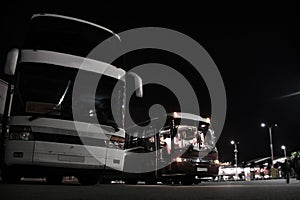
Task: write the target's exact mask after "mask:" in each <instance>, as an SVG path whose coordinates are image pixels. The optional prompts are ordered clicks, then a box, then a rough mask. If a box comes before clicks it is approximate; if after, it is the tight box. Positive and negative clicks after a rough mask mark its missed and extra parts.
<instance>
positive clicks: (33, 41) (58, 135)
mask: <svg viewBox="0 0 300 200" xmlns="http://www.w3.org/2000/svg"><path fill="white" fill-rule="evenodd" d="M27 35H28V37H27V39H26V40H25V43H24V47H23V48H22V49H20V50H19V49H12V50H11V51H10V52H9V53H8V56H7V61H6V66H5V73H6V74H7V75H11V77H12V80H13V81H12V83H11V84H14V86H15V87H14V90H13V91H12V92H13V100H12V106H11V116H10V118H9V120H8V122H7V124H4V125H3V126H6V125H7V126H8V127H9V129H8V131H7V132H6V133H5V135H6V137H5V140H4V142H3V144H1V145H2V146H3V148H4V156H2V157H3V158H2V159H3V160H2V161H1V163H2V164H1V171H2V178H3V180H4V181H5V182H7V183H16V182H19V181H20V179H21V178H22V177H27V176H29V177H33V176H37V177H46V180H47V182H48V183H49V184H59V183H61V182H62V178H63V176H76V177H77V178H78V180H79V182H80V183H81V184H96V183H97V182H98V181H99V180H101V177H102V175H103V172H109V171H114V170H116V169H117V170H120V171H122V170H123V164H124V151H123V150H122V147H119V148H118V147H117V146H115V145H112V144H113V143H119V144H120V145H122V143H124V138H125V131H124V129H123V127H121V126H120V127H118V126H117V123H116V121H118V122H121V123H118V124H122V121H123V120H124V98H125V92H124V91H125V89H126V88H125V78H124V75H125V74H126V72H125V71H124V70H123V69H122V68H117V67H116V66H113V65H107V64H106V63H104V62H103V61H101V59H98V60H92V59H90V60H89V61H88V63H89V64H88V66H85V70H82V69H79V68H80V66H81V64H82V63H83V61H84V59H85V57H86V56H87V55H88V53H89V52H90V51H91V50H92V49H93V48H94V47H95V46H96V45H98V44H99V43H100V42H102V41H103V40H105V39H107V38H109V37H111V36H112V39H111V41H112V43H114V44H113V45H112V46H114V45H115V44H117V45H115V46H114V48H115V47H118V46H120V38H119V36H118V35H117V34H115V33H113V32H112V31H110V30H109V29H107V28H104V27H102V26H99V25H96V24H93V23H90V22H87V21H83V20H80V19H75V18H71V17H66V16H60V15H53V14H36V15H34V16H33V17H32V18H31V20H30V24H29V31H28V34H27ZM120 63H122V62H120ZM121 67H122V66H121ZM79 70H80V71H81V73H85V75H86V76H88V77H91V78H92V77H95V76H99V75H101V80H100V83H99V84H98V86H97V89H96V94H94V96H95V99H94V100H90V99H87V98H86V97H87V96H91V95H90V94H85V92H84V91H86V90H85V87H88V86H86V85H85V84H82V85H80V89H81V90H82V91H83V92H82V95H79V96H77V97H76V99H72V92H73V86H74V81H75V78H76V75H77V73H78V72H79ZM131 75H133V74H131ZM133 78H134V79H135V80H134V83H135V84H136V85H135V87H136V88H139V90H138V93H137V96H139V95H138V94H142V91H141V85H142V83H141V79H140V78H139V77H138V76H136V75H133ZM117 83H118V84H117ZM116 85H117V86H118V88H117V89H115V90H118V91H119V96H118V97H117V98H113V99H112V98H111V95H112V91H113V89H114V87H115V86H116ZM93 101H94V102H95V103H94V104H91V103H90V102H93ZM111 101H112V105H114V107H115V109H116V110H117V113H119V115H118V116H114V117H115V118H114V117H113V115H112V111H111ZM72 102H73V105H74V104H76V105H74V106H76V108H77V109H79V110H80V113H81V117H80V119H76V123H77V124H79V126H77V127H75V121H74V117H73V113H72ZM92 113H93V114H92ZM95 118H96V119H97V121H99V123H100V124H101V127H102V129H103V132H101V133H100V132H98V131H97V130H98V129H97V128H95V127H96V126H97V125H95V124H92V123H91V121H93V120H95ZM116 118H117V119H116ZM76 128H77V129H76ZM78 129H79V130H78ZM83 140H84V144H83ZM86 147H88V148H90V149H91V150H92V151H93V152H97V153H96V155H92V154H91V153H90V151H88V150H87V148H86Z"/></svg>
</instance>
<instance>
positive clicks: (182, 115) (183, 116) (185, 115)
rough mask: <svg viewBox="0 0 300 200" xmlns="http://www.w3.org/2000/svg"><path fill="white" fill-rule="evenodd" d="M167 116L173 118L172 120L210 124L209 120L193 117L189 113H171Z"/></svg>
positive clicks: (197, 116)
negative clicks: (187, 120) (179, 119)
mask: <svg viewBox="0 0 300 200" xmlns="http://www.w3.org/2000/svg"><path fill="white" fill-rule="evenodd" d="M167 116H170V117H173V118H176V119H177V118H181V119H190V120H194V121H202V122H206V123H209V124H210V119H209V118H203V117H201V116H199V115H194V114H191V113H183V112H173V113H168V114H167Z"/></svg>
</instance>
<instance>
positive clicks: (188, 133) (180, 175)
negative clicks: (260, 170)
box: [125, 112, 219, 185]
mask: <svg viewBox="0 0 300 200" xmlns="http://www.w3.org/2000/svg"><path fill="white" fill-rule="evenodd" d="M164 119H165V118H164V117H162V118H155V119H152V123H153V124H154V125H152V128H149V127H147V126H145V127H147V128H145V129H142V128H140V126H141V125H143V124H140V126H134V127H131V128H130V129H128V130H126V131H128V132H130V133H131V135H127V138H126V144H125V145H126V148H128V149H133V147H135V152H143V153H145V152H149V153H150V152H155V153H154V154H153V155H152V157H151V156H145V158H147V159H146V160H141V161H140V163H136V169H135V171H146V170H148V171H149V172H148V173H141V174H140V176H139V177H138V176H136V177H135V179H133V180H131V183H136V182H137V181H138V180H142V181H145V182H146V183H147V184H155V183H156V182H157V181H162V182H163V183H171V182H173V183H179V182H181V183H182V184H185V185H189V184H193V183H196V182H199V181H201V179H203V178H209V177H210V178H213V179H214V178H215V177H216V176H217V175H218V168H219V161H218V151H217V149H216V147H215V135H214V131H213V129H212V127H211V124H210V120H209V118H207V119H204V118H202V117H200V116H197V115H193V114H189V113H179V112H174V113H170V114H168V115H167V116H166V122H165V123H164V126H163V127H162V128H159V127H156V126H155V124H160V122H161V120H164ZM148 123H149V122H145V123H144V125H146V124H148ZM135 129H137V131H135ZM127 156H128V155H127ZM143 167H144V169H140V168H143ZM150 169H152V171H150Z"/></svg>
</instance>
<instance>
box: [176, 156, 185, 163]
mask: <svg viewBox="0 0 300 200" xmlns="http://www.w3.org/2000/svg"><path fill="white" fill-rule="evenodd" d="M173 161H174V162H186V159H185V158H180V157H177V158H174V159H173Z"/></svg>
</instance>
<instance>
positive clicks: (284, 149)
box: [281, 145, 286, 158]
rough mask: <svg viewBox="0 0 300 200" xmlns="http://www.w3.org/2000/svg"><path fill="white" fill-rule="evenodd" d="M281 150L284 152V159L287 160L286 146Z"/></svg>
mask: <svg viewBox="0 0 300 200" xmlns="http://www.w3.org/2000/svg"><path fill="white" fill-rule="evenodd" d="M281 149H282V150H283V153H284V157H285V158H286V146H284V145H282V146H281Z"/></svg>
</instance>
